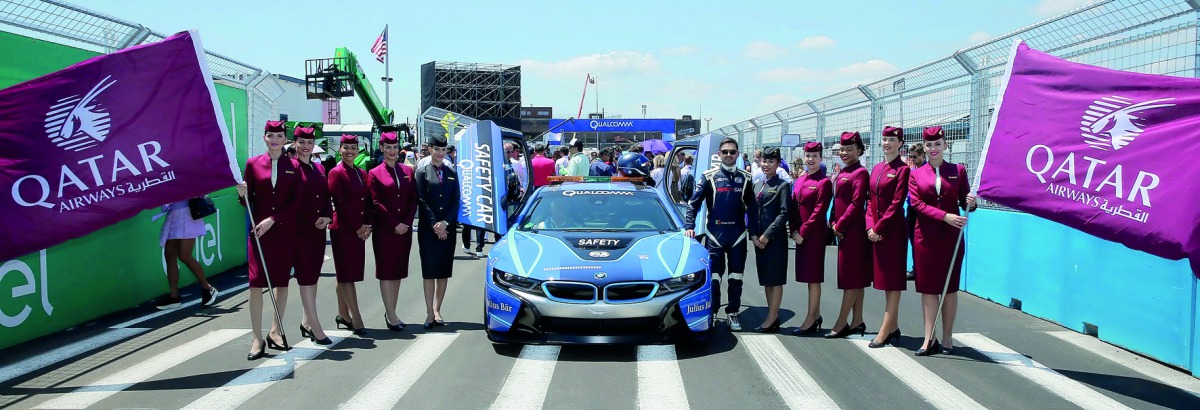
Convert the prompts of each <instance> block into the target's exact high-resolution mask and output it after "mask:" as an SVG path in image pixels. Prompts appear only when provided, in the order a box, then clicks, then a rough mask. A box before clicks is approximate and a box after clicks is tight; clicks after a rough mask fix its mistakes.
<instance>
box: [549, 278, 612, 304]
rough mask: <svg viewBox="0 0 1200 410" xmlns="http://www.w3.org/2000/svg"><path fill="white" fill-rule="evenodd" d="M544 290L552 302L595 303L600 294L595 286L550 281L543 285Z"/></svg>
mask: <svg viewBox="0 0 1200 410" xmlns="http://www.w3.org/2000/svg"><path fill="white" fill-rule="evenodd" d="M542 290H543V291H545V292H546V296H548V297H550V299H551V300H554V301H557V302H566V303H593V302H595V301H596V300H597V297H596V296H597V295H596V294H597V293H599V291H598V290H597V289H596V286H595V285H592V284H590V283H580V282H561V281H549V282H545V283H543V284H542Z"/></svg>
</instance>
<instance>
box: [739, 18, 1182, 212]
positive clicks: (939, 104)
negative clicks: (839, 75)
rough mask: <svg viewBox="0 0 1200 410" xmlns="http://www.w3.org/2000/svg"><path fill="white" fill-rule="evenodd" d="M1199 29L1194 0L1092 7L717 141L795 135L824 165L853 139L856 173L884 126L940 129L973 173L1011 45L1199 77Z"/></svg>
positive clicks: (761, 120) (750, 143)
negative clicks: (820, 153)
mask: <svg viewBox="0 0 1200 410" xmlns="http://www.w3.org/2000/svg"><path fill="white" fill-rule="evenodd" d="M1198 19H1200V1H1197V0H1107V1H1096V2H1093V3H1090V4H1088V5H1085V6H1082V7H1079V8H1077V9H1075V10H1072V11H1070V12H1067V13H1064V14H1062V15H1059V16H1057V17H1053V18H1050V19H1047V20H1045V21H1042V22H1039V23H1036V24H1033V25H1030V26H1027V27H1024V28H1021V29H1018V30H1015V31H1013V32H1010V33H1007V34H1004V35H1001V36H997V37H995V38H993V39H991V40H988V41H986V42H983V43H980V44H976V45H974V46H971V47H967V48H964V49H961V50H958V51H956V52H954V53H952V54H950V55H947V56H945V57H942V58H939V59H937V60H934V61H931V62H928V63H925V64H922V65H919V66H917V67H913V68H910V69H908V70H905V71H903V72H901V73H899V74H895V75H892V76H889V77H886V78H883V79H880V80H878V81H875V82H872V83H869V84H863V85H859V86H857V87H854V88H851V89H847V90H844V91H841V92H837V93H834V94H832V95H829V96H826V97H822V98H818V99H815V100H810V101H806V102H803V103H800V104H796V105H793V106H790V107H786V108H783V109H780V110H778V111H774V112H770V113H766V114H763V115H759V116H755V117H753V118H750V119H748V120H745V121H742V122H739V123H736V124H730V125H726V126H724V127H721V128H719V129H718V131H720V132H721V133H723V134H725V135H727V136H732V137H734V138H736V139H738V141H739V142H741V144H742V145H743V147H745V148H746V150H748V151H749V150H753V149H758V148H761V147H766V146H779V145H780V144H781V141H782V136H783V135H785V134H799V135H800V142H801V144H803V143H804V142H807V141H814V140H819V141H822V142H823V143H824V145H825V147H826V151H825V157H826V158H827V159H833V158H836V157H837V156H836V153H835V152H834V151H833V145H834V144H835V142H836V141H837V137H838V136H840V135H841V133H842V132H843V131H858V132H860V133H861V134H862V136H863V140H864V142H865V143H866V144H867V146H868V150H867V153H866V156H865V157H864V158H863V163H865V164H874V163H876V162H879V161H881V160H882V158H883V153H882V150H881V149H878V148H877V147H878V136H879V135H880V133H881V132H882V131H883V127H884V126H885V125H890V126H898V127H904V128H905V133H906V135H914V134H916V133H919V132H920V129H922V128H924V127H929V126H933V125H941V126H942V127H943V128H944V129H945V130H946V132H947V141H949V142H950V147H949V151H948V155H947V158H948V159H949V160H950V161H952V162H959V163H964V164H966V166H967V169H968V171H969V172H974V170H975V169H977V168H978V165H979V156H980V152H981V151H982V149H983V141H984V139H985V138H986V136H987V128H988V126H989V124H990V121H991V115H992V112H993V110H994V108H995V104H996V97H997V95H998V93H999V91H1000V81H1001V79H1002V78H1001V77H1002V76H1003V75H1004V70H1005V68H1006V66H1007V63H1008V54H1009V50H1010V49H1011V47H1012V43H1013V40H1014V39H1021V40H1024V41H1025V42H1026V44H1028V45H1029V46H1030V47H1033V48H1035V49H1038V50H1041V51H1044V52H1048V53H1050V54H1053V55H1056V56H1059V57H1062V58H1065V59H1067V60H1070V61H1074V62H1079V63H1085V64H1092V65H1097V66H1101V67H1106V68H1111V69H1117V70H1126V71H1133V72H1140V73H1149V74H1165V75H1172V76H1179V77H1200V64H1198V61H1197V60H1198V59H1200V52H1198V49H1200V37H1198V35H1197V34H1198V33H1197V25H1198V24H1197V21H1198ZM917 135H919V134H917ZM910 140H911V138H910ZM910 144H911V143H910ZM873 145H874V146H873ZM786 151H789V152H787V154H786V157H788V158H794V157H797V156H798V154H797V153H795V149H794V148H788V149H787V150H786ZM983 206H985V207H991V208H993V209H1004V208H1003V207H1001V206H999V205H995V204H988V203H983Z"/></svg>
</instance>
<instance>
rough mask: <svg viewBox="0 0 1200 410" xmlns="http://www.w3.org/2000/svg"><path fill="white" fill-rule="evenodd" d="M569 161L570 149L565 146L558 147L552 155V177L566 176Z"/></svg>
mask: <svg viewBox="0 0 1200 410" xmlns="http://www.w3.org/2000/svg"><path fill="white" fill-rule="evenodd" d="M570 160H571V149H570V148H567V147H566V146H565V145H564V146H561V147H558V151H557V152H556V153H555V154H554V175H566V174H567V172H566V169H567V162H568V161H570Z"/></svg>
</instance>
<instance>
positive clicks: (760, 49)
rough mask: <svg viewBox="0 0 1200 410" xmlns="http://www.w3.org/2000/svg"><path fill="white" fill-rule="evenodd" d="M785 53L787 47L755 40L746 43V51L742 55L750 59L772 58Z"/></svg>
mask: <svg viewBox="0 0 1200 410" xmlns="http://www.w3.org/2000/svg"><path fill="white" fill-rule="evenodd" d="M785 54H787V49H786V48H783V47H780V46H777V45H774V44H771V43H768V42H766V41H755V42H752V43H750V44H747V45H746V51H744V52H743V53H742V55H744V56H746V58H749V59H751V60H774V59H777V58H779V57H783V56H784V55H785Z"/></svg>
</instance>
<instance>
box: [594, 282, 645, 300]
mask: <svg viewBox="0 0 1200 410" xmlns="http://www.w3.org/2000/svg"><path fill="white" fill-rule="evenodd" d="M657 290H658V284H657V283H654V282H629V283H614V284H611V285H608V286H605V287H604V301H605V302H609V303H633V302H642V301H646V300H650V299H651V298H653V297H654V293H655V292H656V291H657Z"/></svg>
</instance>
